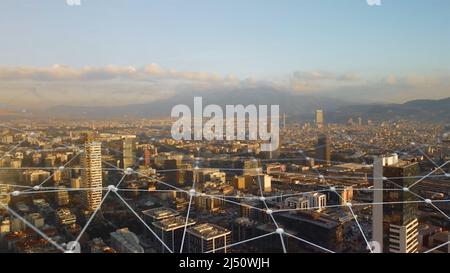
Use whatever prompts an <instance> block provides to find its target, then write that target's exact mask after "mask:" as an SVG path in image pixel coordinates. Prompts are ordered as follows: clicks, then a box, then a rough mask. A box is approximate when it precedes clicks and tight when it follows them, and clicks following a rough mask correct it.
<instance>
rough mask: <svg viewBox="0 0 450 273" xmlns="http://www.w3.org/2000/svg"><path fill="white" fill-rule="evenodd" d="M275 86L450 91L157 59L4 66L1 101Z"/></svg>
mask: <svg viewBox="0 0 450 273" xmlns="http://www.w3.org/2000/svg"><path fill="white" fill-rule="evenodd" d="M258 88H260V89H261V90H263V89H264V88H271V89H273V90H280V91H288V92H293V93H299V94H312V95H317V96H323V97H338V98H340V99H344V100H361V101H362V100H374V101H395V102H401V101H405V100H408V99H415V98H441V97H445V96H448V95H449V94H450V92H449V90H450V77H449V75H448V74H445V72H442V71H440V72H439V73H438V72H436V73H431V74H406V75H396V74H389V75H386V76H381V77H379V78H376V77H374V76H369V77H362V76H360V75H358V74H356V73H353V72H346V73H336V72H330V71H321V70H311V71H296V72H293V73H291V74H289V75H284V76H282V77H278V78H263V79H261V78H255V77H246V78H242V79H241V78H238V77H236V76H234V75H219V74H216V73H211V72H201V71H200V72H199V71H178V70H176V69H172V68H164V67H162V66H160V65H158V64H156V63H150V64H148V65H145V66H142V67H134V66H116V65H108V66H103V67H94V66H84V67H71V66H65V65H59V64H55V65H53V66H50V67H31V66H18V67H7V66H0V94H1V96H0V103H7V104H14V105H27V107H34V108H45V107H48V106H52V105H57V104H71V105H123V104H133V103H145V102H150V101H155V100H158V99H162V98H167V97H169V96H175V95H176V94H180V93H182V92H185V91H209V90H211V91H213V90H238V91H240V90H242V91H244V90H245V89H258Z"/></svg>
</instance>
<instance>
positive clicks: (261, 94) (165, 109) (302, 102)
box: [45, 88, 350, 118]
mask: <svg viewBox="0 0 450 273" xmlns="http://www.w3.org/2000/svg"><path fill="white" fill-rule="evenodd" d="M195 96H201V97H202V98H203V106H206V105H208V104H217V105H220V106H222V107H223V109H225V105H227V104H231V105H238V104H242V105H244V106H245V105H249V104H255V105H259V104H265V105H272V104H278V105H280V113H286V114H288V115H291V116H295V115H307V116H309V115H312V114H313V113H314V111H315V109H318V108H323V109H329V110H336V109H338V108H339V107H343V106H345V105H349V104H350V103H348V102H345V101H341V100H337V99H330V98H321V97H315V96H306V95H298V94H293V93H290V92H284V91H278V90H274V89H270V88H265V89H260V88H258V89H246V90H231V91H222V90H219V91H208V92H188V93H186V92H185V93H183V94H178V95H176V96H174V97H171V98H169V99H162V100H158V101H154V102H150V103H145V104H133V105H124V106H116V107H79V106H66V105H63V106H56V107H52V108H49V109H48V110H47V111H46V113H45V114H46V115H50V116H59V117H73V118H82V117H89V118H107V117H136V118H155V117H169V116H170V112H171V110H172V107H173V106H175V105H177V104H186V105H188V106H190V107H191V109H193V108H192V107H193V101H194V97H195Z"/></svg>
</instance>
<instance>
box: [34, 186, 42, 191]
mask: <svg viewBox="0 0 450 273" xmlns="http://www.w3.org/2000/svg"><path fill="white" fill-rule="evenodd" d="M40 189H41V187H40V186H34V187H33V190H35V191H38V190H40Z"/></svg>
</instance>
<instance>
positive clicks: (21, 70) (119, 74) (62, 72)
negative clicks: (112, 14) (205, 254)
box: [0, 63, 238, 83]
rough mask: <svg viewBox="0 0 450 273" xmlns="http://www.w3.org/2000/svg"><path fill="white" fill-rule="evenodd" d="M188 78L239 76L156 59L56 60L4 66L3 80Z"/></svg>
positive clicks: (232, 80)
mask: <svg viewBox="0 0 450 273" xmlns="http://www.w3.org/2000/svg"><path fill="white" fill-rule="evenodd" d="M111 79H122V80H134V81H139V80H143V81H145V80H152V79H166V80H184V81H201V82H222V83H237V82H238V79H236V77H235V76H232V75H228V76H220V75H217V74H214V73H208V72H196V71H177V70H175V69H164V68H162V67H161V66H159V65H158V64H155V63H152V64H149V65H146V66H144V67H142V68H136V67H133V66H115V65H108V66H105V67H92V66H84V67H81V68H76V67H70V66H65V65H59V64H55V65H53V66H51V67H30V66H19V67H0V80H2V81H8V80H35V81H72V80H90V81H98V80H111Z"/></svg>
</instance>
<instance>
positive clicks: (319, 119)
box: [316, 109, 324, 129]
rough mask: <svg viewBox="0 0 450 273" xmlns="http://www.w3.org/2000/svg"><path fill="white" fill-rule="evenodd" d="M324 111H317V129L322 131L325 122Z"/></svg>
mask: <svg viewBox="0 0 450 273" xmlns="http://www.w3.org/2000/svg"><path fill="white" fill-rule="evenodd" d="M323 120H324V119H323V110H321V109H318V110H316V126H317V128H319V129H321V128H323V125H324V121H323Z"/></svg>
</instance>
